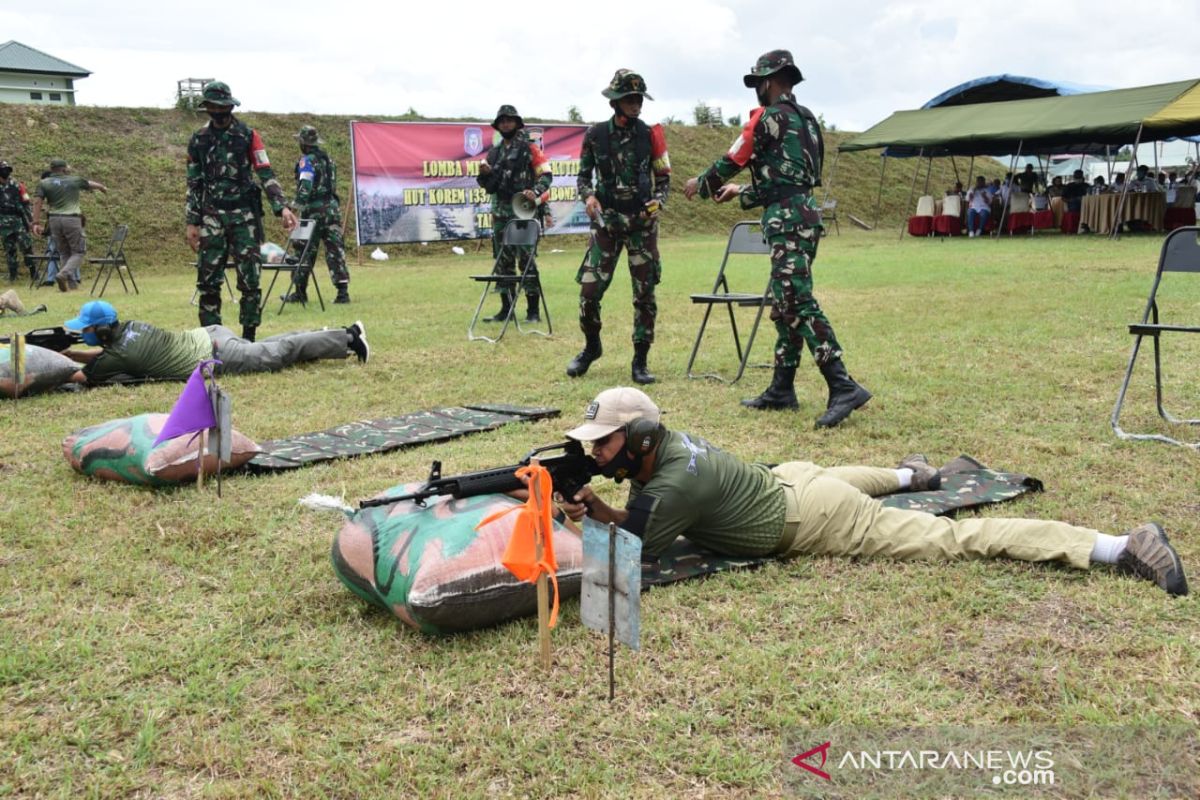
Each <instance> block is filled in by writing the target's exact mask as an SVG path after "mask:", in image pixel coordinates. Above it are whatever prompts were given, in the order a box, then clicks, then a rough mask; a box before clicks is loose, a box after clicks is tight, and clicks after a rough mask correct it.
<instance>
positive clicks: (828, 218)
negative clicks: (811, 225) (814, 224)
mask: <svg viewBox="0 0 1200 800" xmlns="http://www.w3.org/2000/svg"><path fill="white" fill-rule="evenodd" d="M821 222H823V223H825V235H826V236H828V235H829V223H831V222H832V223H833V229H834V230H835V231H837V235H838V236H841V235H842V226H841V225H838V217H837V200H835V199H834V198H832V197H826V198H825V202H824V203H822V204H821Z"/></svg>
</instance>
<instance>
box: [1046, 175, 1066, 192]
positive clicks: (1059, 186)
mask: <svg viewBox="0 0 1200 800" xmlns="http://www.w3.org/2000/svg"><path fill="white" fill-rule="evenodd" d="M1063 188H1064V187H1063V181H1062V175H1055V176H1054V180H1052V181H1050V185H1049V186H1048V187H1046V196H1047V197H1062V196H1063Z"/></svg>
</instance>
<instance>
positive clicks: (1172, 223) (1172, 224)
mask: <svg viewBox="0 0 1200 800" xmlns="http://www.w3.org/2000/svg"><path fill="white" fill-rule="evenodd" d="M1195 224H1196V208H1195V206H1193V207H1192V208H1168V209H1167V213H1166V214H1165V215H1164V216H1163V228H1164V229H1165V230H1168V231H1173V230H1175V229H1176V228H1182V227H1183V226H1185V225H1195Z"/></svg>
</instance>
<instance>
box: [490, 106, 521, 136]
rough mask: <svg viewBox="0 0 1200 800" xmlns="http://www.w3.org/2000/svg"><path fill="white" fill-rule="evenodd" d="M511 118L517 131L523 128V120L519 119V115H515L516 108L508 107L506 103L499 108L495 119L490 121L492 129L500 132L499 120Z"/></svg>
mask: <svg viewBox="0 0 1200 800" xmlns="http://www.w3.org/2000/svg"><path fill="white" fill-rule="evenodd" d="M501 117H512V118H513V119H515V120H516V121H517V130H520V129H521V128H524V127H525V120H523V119H521V115H520V114H518V113H517V107H516V106H510V105H508V104H507V103H505V104H504V105H502V106H500V110H499V111H497V112H496V118H495V119H494V120H492V127H493V128H495V129H496V130H500V118H501Z"/></svg>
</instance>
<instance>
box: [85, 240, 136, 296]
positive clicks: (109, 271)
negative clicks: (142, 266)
mask: <svg viewBox="0 0 1200 800" xmlns="http://www.w3.org/2000/svg"><path fill="white" fill-rule="evenodd" d="M128 235H129V226H128V225H118V226H117V227H116V228H114V229H113V235H112V241H110V242H109V243H108V252H106V253H105V254H104V255H103V256H101V257H100V258H89V259H88V263H89V264H96V265H97V266H99V267H100V269H99V270H97V271H96V279H95V280H94V281H92V291H91V292H90V294H92V295H95V296H97V297H104V290H105V289H107V288H108V282H109V281H110V280H112V276H113V273H114V272H116V273H117V277H118V278H120V279H121V288H122V289H124V290H125V294H129V286H127V285H126V284H125V275H124V274H123V273H129V283H130V284H132V285H133V293H134V294H141V292H139V291H138V287H137V281H135V280H134V279H133V270H132V269H130V268H129V262H128V261H126V260H125V237H126V236H128ZM101 276H103V278H104V285H103V286H100V294H99V295H96V287H97V286H99V285H100V278H101Z"/></svg>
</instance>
